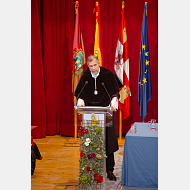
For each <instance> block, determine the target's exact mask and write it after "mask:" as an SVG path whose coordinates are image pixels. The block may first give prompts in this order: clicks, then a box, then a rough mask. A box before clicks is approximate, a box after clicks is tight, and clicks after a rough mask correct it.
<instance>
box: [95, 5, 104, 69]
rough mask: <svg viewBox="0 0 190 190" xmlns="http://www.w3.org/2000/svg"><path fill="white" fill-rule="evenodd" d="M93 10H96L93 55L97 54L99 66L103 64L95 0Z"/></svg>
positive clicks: (99, 26)
mask: <svg viewBox="0 0 190 190" xmlns="http://www.w3.org/2000/svg"><path fill="white" fill-rule="evenodd" d="M95 12H96V30H95V42H94V55H96V56H98V59H99V61H100V66H103V50H102V35H101V24H100V7H99V4H98V2H97V1H96V6H95Z"/></svg>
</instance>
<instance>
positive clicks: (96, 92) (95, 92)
mask: <svg viewBox="0 0 190 190" xmlns="http://www.w3.org/2000/svg"><path fill="white" fill-rule="evenodd" d="M94 94H95V95H97V94H98V91H97V87H96V78H95V91H94Z"/></svg>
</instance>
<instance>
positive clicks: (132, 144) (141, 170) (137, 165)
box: [121, 122, 158, 188]
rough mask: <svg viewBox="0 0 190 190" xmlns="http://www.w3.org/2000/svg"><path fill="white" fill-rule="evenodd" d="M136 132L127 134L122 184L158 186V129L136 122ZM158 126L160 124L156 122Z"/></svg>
mask: <svg viewBox="0 0 190 190" xmlns="http://www.w3.org/2000/svg"><path fill="white" fill-rule="evenodd" d="M135 125H136V127H137V132H136V134H132V133H130V131H129V132H128V133H127V134H126V136H125V144H124V152H123V164H122V177H121V184H122V185H124V186H133V187H155V188H157V187H158V131H151V130H150V128H149V126H148V123H140V122H136V123H135ZM156 126H157V128H158V124H157V123H156Z"/></svg>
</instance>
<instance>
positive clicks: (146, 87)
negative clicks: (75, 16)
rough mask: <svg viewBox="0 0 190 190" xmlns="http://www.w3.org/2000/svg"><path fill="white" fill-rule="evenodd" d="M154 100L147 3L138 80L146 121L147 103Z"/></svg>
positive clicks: (141, 112) (139, 96) (141, 109)
mask: <svg viewBox="0 0 190 190" xmlns="http://www.w3.org/2000/svg"><path fill="white" fill-rule="evenodd" d="M151 99H152V88H151V78H150V59H149V47H148V31H147V3H145V8H144V14H143V23H142V34H141V48H140V65H139V80H138V102H139V105H140V116H141V119H142V121H144V118H145V116H146V115H147V113H148V108H147V102H148V101H149V100H151Z"/></svg>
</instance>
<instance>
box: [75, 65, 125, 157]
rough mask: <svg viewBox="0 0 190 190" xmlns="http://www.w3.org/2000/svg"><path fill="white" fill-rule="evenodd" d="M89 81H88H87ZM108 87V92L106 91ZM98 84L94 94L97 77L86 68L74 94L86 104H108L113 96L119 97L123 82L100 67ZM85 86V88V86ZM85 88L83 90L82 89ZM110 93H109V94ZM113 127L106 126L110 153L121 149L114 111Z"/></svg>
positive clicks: (107, 149) (108, 152)
mask: <svg viewBox="0 0 190 190" xmlns="http://www.w3.org/2000/svg"><path fill="white" fill-rule="evenodd" d="M86 81H88V82H86ZM102 83H103V84H104V86H105V88H106V89H107V91H108V93H107V92H106V90H105V88H104V86H103V85H102ZM96 86H97V91H98V94H97V95H95V94H94V90H95V79H94V78H93V77H92V75H91V72H90V70H89V68H87V69H86V70H85V72H84V73H83V75H82V76H81V78H80V80H79V82H78V85H77V87H76V90H75V93H74V96H76V97H77V99H78V98H81V99H83V100H84V102H85V106H104V107H105V106H108V105H109V104H110V101H111V99H112V98H113V97H117V98H118V99H119V97H120V95H119V88H121V87H122V83H121V82H120V80H119V79H118V77H117V76H116V75H115V74H114V73H113V72H111V71H110V70H108V69H106V68H104V67H100V73H99V76H98V77H97V78H96ZM83 87H84V88H83ZM82 88H83V90H82ZM108 94H109V95H108ZM112 124H113V126H112V127H107V128H106V154H107V155H109V154H111V153H113V152H115V151H117V150H118V149H119V147H118V141H117V132H116V126H115V114H114V112H113V119H112Z"/></svg>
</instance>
